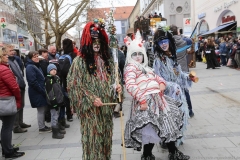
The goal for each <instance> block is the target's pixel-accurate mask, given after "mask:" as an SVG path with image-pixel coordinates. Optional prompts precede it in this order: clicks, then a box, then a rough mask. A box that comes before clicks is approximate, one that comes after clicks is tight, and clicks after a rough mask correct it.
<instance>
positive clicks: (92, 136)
mask: <svg viewBox="0 0 240 160" xmlns="http://www.w3.org/2000/svg"><path fill="white" fill-rule="evenodd" d="M108 45H109V39H108V35H107V33H106V31H105V29H104V24H103V23H102V22H101V19H95V20H94V22H88V23H87V24H86V25H85V27H84V29H83V33H82V39H81V53H80V56H77V57H76V58H75V59H74V61H73V63H72V65H71V68H70V70H69V72H68V76H67V91H68V94H69V98H70V102H71V106H73V107H74V108H75V110H76V113H77V114H78V117H79V119H80V130H81V136H82V138H81V140H82V150H83V154H82V159H83V160H93V159H94V160H95V159H97V160H109V159H111V152H112V135H113V107H114V105H109V104H105V105H104V103H116V102H117V95H118V93H121V91H122V89H121V85H116V86H115V87H113V84H115V82H116V81H115V80H116V79H115V76H114V73H115V71H114V70H115V66H114V61H113V57H112V56H111V54H110V50H109V46H108Z"/></svg>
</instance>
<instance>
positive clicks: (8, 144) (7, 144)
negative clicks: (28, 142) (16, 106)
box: [0, 115, 16, 155]
mask: <svg viewBox="0 0 240 160" xmlns="http://www.w3.org/2000/svg"><path fill="white" fill-rule="evenodd" d="M15 117H16V115H12V116H2V117H0V118H1V120H2V123H3V124H2V129H1V145H2V149H3V151H4V153H5V155H9V154H12V153H13V146H12V130H13V124H14V121H15Z"/></svg>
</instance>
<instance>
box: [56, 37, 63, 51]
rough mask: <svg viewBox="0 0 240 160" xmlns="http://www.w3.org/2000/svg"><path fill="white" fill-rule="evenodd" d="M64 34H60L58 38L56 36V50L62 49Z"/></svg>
mask: <svg viewBox="0 0 240 160" xmlns="http://www.w3.org/2000/svg"><path fill="white" fill-rule="evenodd" d="M62 36H63V34H62V33H59V34H58V36H56V48H57V50H58V51H59V50H60V49H61V40H62Z"/></svg>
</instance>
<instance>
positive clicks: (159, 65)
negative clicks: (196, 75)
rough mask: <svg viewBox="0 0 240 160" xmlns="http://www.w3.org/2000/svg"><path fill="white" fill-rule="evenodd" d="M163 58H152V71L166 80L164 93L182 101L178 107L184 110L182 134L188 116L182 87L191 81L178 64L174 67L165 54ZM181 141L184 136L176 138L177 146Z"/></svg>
mask: <svg viewBox="0 0 240 160" xmlns="http://www.w3.org/2000/svg"><path fill="white" fill-rule="evenodd" d="M164 59H165V61H163V60H160V58H156V59H155V60H154V63H153V68H154V72H155V73H156V74H157V75H159V76H161V77H163V79H164V80H165V81H166V84H167V85H166V90H165V92H164V94H166V95H167V96H169V97H171V98H173V99H175V100H177V101H180V102H181V103H182V106H181V107H180V108H181V110H182V111H183V112H184V119H183V124H184V126H183V128H182V134H183V133H184V131H185V130H186V129H187V124H188V118H189V111H188V104H187V101H186V97H185V94H184V89H188V88H189V87H191V85H192V81H191V80H190V79H189V73H185V72H183V71H182V70H181V66H180V65H178V66H177V67H174V64H173V63H174V62H173V60H172V59H170V58H168V57H167V56H165V58H164ZM177 92H178V93H177ZM183 141H184V137H183V138H181V140H178V142H177V146H178V145H179V144H180V143H181V142H183Z"/></svg>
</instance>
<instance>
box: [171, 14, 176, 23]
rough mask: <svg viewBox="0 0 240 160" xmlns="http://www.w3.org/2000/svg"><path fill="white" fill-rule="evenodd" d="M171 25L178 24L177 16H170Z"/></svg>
mask: <svg viewBox="0 0 240 160" xmlns="http://www.w3.org/2000/svg"><path fill="white" fill-rule="evenodd" d="M170 24H176V16H175V15H170Z"/></svg>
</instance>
